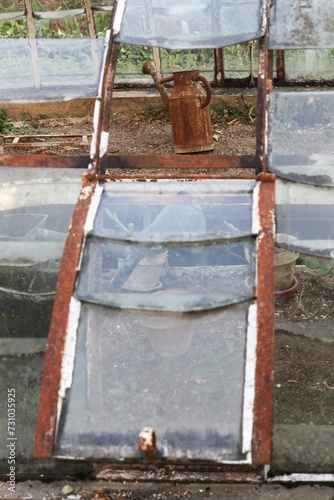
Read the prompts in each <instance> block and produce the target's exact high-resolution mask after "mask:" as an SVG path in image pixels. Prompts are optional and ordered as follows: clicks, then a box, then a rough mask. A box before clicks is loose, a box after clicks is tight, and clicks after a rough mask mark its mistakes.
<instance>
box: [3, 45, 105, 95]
mask: <svg viewBox="0 0 334 500" xmlns="http://www.w3.org/2000/svg"><path fill="white" fill-rule="evenodd" d="M103 44H104V40H103V39H98V40H88V39H84V38H81V39H73V38H71V39H38V40H36V41H34V40H27V39H15V40H14V39H1V40H0V65H1V75H0V101H1V102H7V101H9V102H11V101H13V102H26V101H35V102H43V101H48V100H54V101H60V100H67V99H74V98H79V97H91V96H95V95H97V79H98V73H99V67H100V61H101V56H102V51H103ZM40 85H41V86H40Z"/></svg>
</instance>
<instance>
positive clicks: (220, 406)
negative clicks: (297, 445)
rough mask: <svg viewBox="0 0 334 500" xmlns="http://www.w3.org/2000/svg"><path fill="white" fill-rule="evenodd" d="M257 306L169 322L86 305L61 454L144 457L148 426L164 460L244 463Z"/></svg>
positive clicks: (63, 423)
mask: <svg viewBox="0 0 334 500" xmlns="http://www.w3.org/2000/svg"><path fill="white" fill-rule="evenodd" d="M248 310H249V303H243V304H239V305H237V306H233V307H231V308H227V309H226V308H225V309H224V310H219V311H215V312H209V313H206V314H204V315H202V316H200V317H198V316H197V315H196V313H195V314H184V315H176V316H175V315H173V314H171V315H170V316H168V317H163V318H161V317H150V316H147V315H145V312H140V311H139V312H135V313H134V312H131V311H128V310H119V311H115V310H112V309H109V308H105V307H101V306H91V305H83V306H82V310H81V315H80V325H79V331H78V339H77V346H76V355H75V366H74V376H73V382H72V387H71V389H70V390H69V391H68V392H67V396H66V401H65V404H64V405H63V411H62V415H61V419H60V425H59V428H58V429H59V430H58V436H57V439H56V446H55V455H56V456H57V455H59V456H63V457H64V456H65V457H66V456H71V457H75V458H90V457H94V458H103V459H106V458H107V459H108V458H109V459H110V458H114V459H117V460H118V459H121V460H122V459H131V458H138V457H140V456H142V453H141V452H140V451H139V450H138V437H139V432H140V431H141V430H142V429H144V428H147V427H148V428H152V429H153V430H154V432H155V434H156V439H157V450H158V456H159V457H160V458H165V459H166V458H167V459H171V460H175V459H185V458H187V459H202V460H213V461H223V460H225V461H228V460H234V461H235V460H237V461H238V460H245V457H246V455H245V453H246V452H248V451H249V448H248V447H247V444H246V441H247V437H248V438H249V436H246V434H245V433H244V434H243V429H244V423H245V419H246V418H247V411H246V410H245V409H244V408H243V402H244V397H245V395H246V398H248V396H249V393H248V391H249V387H248V383H247V384H245V382H244V380H245V360H246V359H248V358H249V357H250V353H249V351H248V352H247V348H246V335H247V329H248ZM247 345H248V343H247ZM87 366H88V367H89V369H88V370H87Z"/></svg>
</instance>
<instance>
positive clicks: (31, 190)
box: [0, 168, 81, 338]
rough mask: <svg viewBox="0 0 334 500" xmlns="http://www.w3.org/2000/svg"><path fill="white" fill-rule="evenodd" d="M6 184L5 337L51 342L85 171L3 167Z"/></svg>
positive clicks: (0, 173) (0, 324) (2, 217)
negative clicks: (53, 315)
mask: <svg viewBox="0 0 334 500" xmlns="http://www.w3.org/2000/svg"><path fill="white" fill-rule="evenodd" d="M43 177H44V180H42V181H41V180H39V179H43ZM0 182H1V183H2V184H1V185H0V188H1V198H0V287H1V288H0V337H1V338H4V337H10V338H13V337H46V336H47V334H48V329H49V322H50V318H51V310H52V305H53V300H54V296H55V291H56V284H57V279H58V273H59V269H60V262H61V259H62V255H63V249H64V245H65V238H66V234H67V230H68V227H69V224H70V220H71V216H72V212H73V209H74V206H75V203H76V200H77V197H78V195H79V192H80V187H81V179H80V172H79V171H77V172H73V171H71V172H69V171H67V170H65V169H58V170H57V171H55V172H52V171H50V169H47V170H45V169H31V168H27V169H22V168H15V169H5V168H2V169H0Z"/></svg>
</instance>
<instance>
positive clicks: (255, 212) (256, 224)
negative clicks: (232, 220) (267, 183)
mask: <svg viewBox="0 0 334 500" xmlns="http://www.w3.org/2000/svg"><path fill="white" fill-rule="evenodd" d="M259 200H260V183H259V182H257V183H256V186H255V188H254V191H253V207H252V234H255V235H256V234H259V232H260V209H259Z"/></svg>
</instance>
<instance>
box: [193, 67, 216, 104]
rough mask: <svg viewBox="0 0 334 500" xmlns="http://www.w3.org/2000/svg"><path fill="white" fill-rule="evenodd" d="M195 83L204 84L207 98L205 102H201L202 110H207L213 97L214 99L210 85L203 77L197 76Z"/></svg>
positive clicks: (194, 78) (194, 79)
mask: <svg viewBox="0 0 334 500" xmlns="http://www.w3.org/2000/svg"><path fill="white" fill-rule="evenodd" d="M193 81H194V82H202V83H203V85H204V89H205V92H206V96H205V99H204V100H203V102H201V108H202V109H203V108H206V107H207V106H208V105H209V104H210V101H211V97H212V93H211V87H210V83H209V82H208V80H207V79H206V78H205V77H204V76H202V75H195V76H193Z"/></svg>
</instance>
